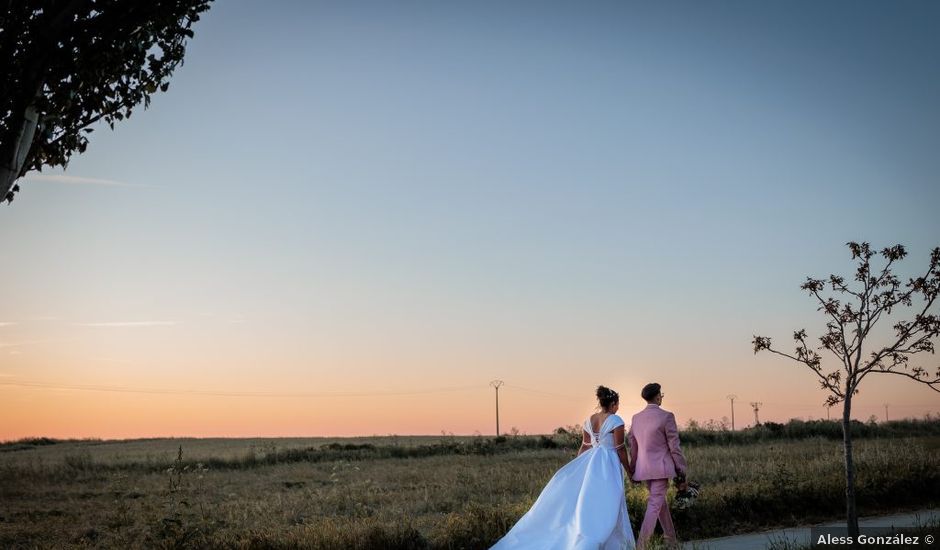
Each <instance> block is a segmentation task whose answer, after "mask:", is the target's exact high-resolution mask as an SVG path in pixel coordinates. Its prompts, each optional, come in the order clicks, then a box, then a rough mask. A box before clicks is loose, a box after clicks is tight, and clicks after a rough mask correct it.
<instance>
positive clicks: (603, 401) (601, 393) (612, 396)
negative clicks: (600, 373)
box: [597, 386, 620, 410]
mask: <svg viewBox="0 0 940 550" xmlns="http://www.w3.org/2000/svg"><path fill="white" fill-rule="evenodd" d="M597 402H598V403H599V404H600V406H601V408H602V409H604V410H607V409H609V408H610V406H611V405H613V404H614V403H620V394H619V393H617V392H615V391H614V390H612V389H610V388H608V387H606V386H598V387H597Z"/></svg>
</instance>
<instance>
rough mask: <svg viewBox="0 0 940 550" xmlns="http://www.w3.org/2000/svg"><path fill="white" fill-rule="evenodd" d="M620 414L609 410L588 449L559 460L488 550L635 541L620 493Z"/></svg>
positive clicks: (562, 549)
mask: <svg viewBox="0 0 940 550" xmlns="http://www.w3.org/2000/svg"><path fill="white" fill-rule="evenodd" d="M623 425H624V424H623V419H621V418H620V417H619V416H617V415H615V414H612V415H610V416H608V417H607V418H606V419H604V421H603V422H602V423H601V426H600V429H599V430H598V431H597V433H594V432H593V430H592V426H591V419H590V418H589V419H587V420H586V421H585V422H584V431H585V432H587V433H588V434H590V436H591V449H588V450H587V451H585V452H583V453H581V456H579V457H577V458H575V459H574V460H572V461H571V462H569V463H568V464H565V465H564V466H562V468H561V469H560V470H558V471H557V472H556V473H555V475H554V476H552V479H551V480H550V481H549V482H548V485H546V486H545V489H543V490H542V494H540V495H539V498H538V499H537V500H536V501H535V504H533V505H532V508H530V509H529V511H528V512H526V513H525V515H524V516H522V517H521V518H520V519H519V521H518V522H516V524H515V525H514V526H513V528H512V529H510V531H509V532H508V533H506V536H504V537H503V538H501V539H500V540H499V542H497V543H496V545H495V546H493V550H509V549H526V550H529V549H531V550H574V549H577V550H582V549H584V550H586V549H591V550H598V549H603V550H614V549H616V550H624V549H632V548H634V547H635V546H636V542H635V540H634V538H633V530H632V529H631V528H630V517H629V516H628V515H627V503H626V500H625V499H624V493H623V468H622V467H621V466H620V459H619V458H618V457H617V450H616V449H615V448H614V434H613V431H614V429H615V428H617V427H618V426H623Z"/></svg>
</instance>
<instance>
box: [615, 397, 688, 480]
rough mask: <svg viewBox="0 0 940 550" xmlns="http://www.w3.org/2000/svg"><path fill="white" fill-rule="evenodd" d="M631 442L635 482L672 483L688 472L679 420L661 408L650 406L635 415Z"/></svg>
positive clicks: (631, 428) (631, 462) (631, 429)
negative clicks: (659, 481) (680, 439)
mask: <svg viewBox="0 0 940 550" xmlns="http://www.w3.org/2000/svg"><path fill="white" fill-rule="evenodd" d="M628 439H629V442H630V464H631V465H633V468H634V472H633V479H634V480H636V481H643V480H647V479H668V478H671V477H675V476H676V474H679V473H686V472H688V470H689V468H688V466H687V465H686V463H685V456H684V455H683V454H682V449H680V448H679V429H678V428H677V427H676V417H675V415H673V414H672V413H671V412H669V411H664V410H663V409H661V408H659V405H647V406H646V408H645V409H643V410H642V411H640V412H638V413H636V414H635V415H633V422H632V424H631V426H630V432H629V434H628Z"/></svg>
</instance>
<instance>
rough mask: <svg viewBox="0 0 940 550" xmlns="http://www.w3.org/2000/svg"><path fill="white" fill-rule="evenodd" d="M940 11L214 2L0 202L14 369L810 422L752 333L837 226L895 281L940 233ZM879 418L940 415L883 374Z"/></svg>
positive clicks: (783, 328) (554, 415) (868, 6)
mask: <svg viewBox="0 0 940 550" xmlns="http://www.w3.org/2000/svg"><path fill="white" fill-rule="evenodd" d="M938 23H940V6H938V5H937V4H935V3H930V2H900V3H876V2H826V3H816V2H787V3H783V2H780V3H766V2H762V3H755V2H710V3H700V2H671V3H668V4H655V5H642V4H637V3H623V2H606V3H602V2H598V3H593V4H591V5H575V4H569V3H560V2H538V3H535V2H532V3H512V5H506V4H505V3H496V2H474V3H464V4H460V5H457V4H455V3H446V4H441V3H429V2H405V3H391V4H390V3H378V2H376V3H362V2H344V3H332V4H331V3H321V2H318V3H302V2H293V3H292V2H281V3H270V4H264V5H262V4H259V3H256V2H247V1H231V0H229V1H225V2H218V3H216V5H214V6H213V8H212V9H211V10H210V11H209V12H208V13H207V14H206V15H205V16H204V18H203V20H202V21H200V22H199V23H198V24H197V26H196V29H195V30H196V37H195V39H194V40H193V41H192V42H191V44H190V45H189V48H188V53H187V56H186V63H185V65H184V66H182V67H181V68H179V69H178V71H177V73H176V74H175V76H174V77H173V79H172V83H171V86H170V90H169V92H168V93H166V94H161V95H158V96H156V97H155V98H154V101H153V103H152V105H151V107H150V109H149V110H147V111H143V110H140V111H137V112H135V114H134V115H133V117H132V118H131V119H130V120H128V121H125V122H123V123H121V124H119V125H117V126H116V129H115V131H114V132H111V131H110V130H108V129H107V128H106V127H102V128H98V129H97V131H96V132H95V133H94V134H92V142H91V146H90V147H89V150H88V152H87V153H86V154H84V155H82V156H79V157H75V158H74V159H73V161H72V163H71V164H70V166H69V168H68V170H67V171H66V172H64V174H65V176H67V177H68V178H71V179H68V180H66V179H63V178H62V177H60V176H59V175H60V174H62V172H61V171H44V172H43V174H44V175H45V178H43V177H39V178H37V177H32V176H31V177H27V178H26V182H25V184H24V185H23V186H22V187H23V191H22V193H21V194H20V195H19V196H18V197H17V200H16V202H15V203H14V204H13V205H12V206H10V207H4V208H3V209H2V210H0V230H2V231H3V234H5V235H7V236H8V239H7V243H6V244H5V246H4V247H3V249H2V250H0V265H3V266H5V269H4V271H5V274H6V277H5V286H6V288H7V292H6V293H5V294H6V296H7V298H6V300H5V304H4V306H3V309H2V310H0V322H3V323H7V325H5V326H0V342H6V344H7V349H8V350H9V351H16V352H17V353H15V354H13V355H7V356H4V355H2V354H3V351H4V350H3V349H0V373H3V374H5V375H6V376H7V377H8V378H16V379H30V380H36V379H41V380H47V381H54V382H61V383H75V382H77V381H89V380H90V381H94V382H102V383H104V382H107V383H112V384H117V385H127V386H135V387H168V386H172V387H179V386H186V387H188V388H191V387H196V388H218V387H220V386H223V387H231V388H245V387H255V388H257V387H262V388H266V389H270V390H272V391H278V390H282V389H284V388H296V387H304V388H318V387H330V388H338V389H345V388H348V387H358V388H365V389H369V390H372V389H374V390H376V391H380V390H383V389H388V388H391V389H395V388H398V387H428V388H434V387H443V386H450V385H455V384H456V385H463V384H469V385H472V384H476V383H478V382H479V383H481V384H482V385H483V386H484V390H482V391H484V395H485V396H488V395H489V394H487V393H485V391H486V390H485V383H486V382H487V381H488V380H489V379H491V378H494V377H500V378H504V379H506V380H507V381H514V382H515V384H517V385H518V386H524V387H527V388H534V389H542V390H545V391H549V392H555V393H558V394H566V395H568V394H572V393H575V394H577V395H580V394H582V393H583V394H584V395H585V398H584V399H583V400H580V401H578V400H571V404H570V406H566V407H567V408H566V407H561V408H559V407H556V406H555V405H553V404H551V403H544V402H543V401H544V399H543V401H539V400H538V399H539V398H538V397H537V396H536V397H533V396H535V394H526V395H527V396H528V397H526V396H523V395H520V396H519V399H518V400H517V401H516V403H517V405H515V406H517V407H518V410H515V411H514V409H513V408H512V407H513V406H514V405H513V404H512V400H511V399H510V400H509V401H507V404H506V406H507V407H509V409H508V411H509V412H508V413H507V414H510V415H512V414H515V415H516V417H517V418H518V419H519V420H518V424H519V425H520V426H521V427H523V428H526V429H528V430H530V431H539V430H548V429H551V428H553V427H554V426H556V425H558V424H559V423H573V422H575V421H577V419H578V415H581V414H582V411H581V409H584V408H585V407H589V406H590V404H591V395H592V391H591V388H592V387H593V386H594V385H596V384H598V383H609V385H615V386H616V384H618V383H619V384H621V386H623V387H630V386H631V385H636V384H640V385H642V384H641V382H645V381H647V379H648V378H655V379H659V380H660V381H661V382H664V384H670V385H671V386H672V387H674V388H675V389H674V390H673V393H672V394H673V395H676V396H677V397H676V401H675V402H674V403H676V410H677V413H679V414H680V418H681V417H682V413H683V410H682V409H683V407H682V405H683V404H685V405H686V407H685V417H686V418H688V417H692V416H694V417H696V418H699V419H702V418H707V417H709V416H710V415H712V416H714V417H716V418H717V417H719V416H720V415H721V414H724V412H723V407H724V406H723V405H721V402H722V399H723V397H724V394H725V393H728V392H730V391H735V392H736V393H738V394H739V395H742V396H748V395H750V396H753V399H755V400H758V399H764V400H765V401H768V402H771V401H773V400H772V399H770V398H768V397H767V395H770V394H772V393H774V390H772V389H771V387H777V388H781V387H782V388H784V393H785V394H786V395H788V396H789V397H787V398H786V399H783V398H780V399H778V400H777V402H778V405H779V406H778V407H776V408H772V409H771V410H770V412H769V413H768V414H770V415H771V416H772V417H773V416H776V417H779V418H789V417H790V416H797V415H803V416H806V415H810V414H816V415H818V414H819V413H818V412H816V413H813V412H812V411H809V407H817V405H818V403H821V402H822V399H823V397H822V395H821V394H820V393H819V392H817V391H815V390H814V388H815V387H816V385H815V382H814V381H813V379H812V376H811V375H810V374H809V373H808V372H800V371H799V370H798V367H796V366H790V365H786V364H784V363H781V362H779V361H777V360H774V359H773V358H769V357H768V358H763V357H759V358H754V357H753V356H752V354H751V349H750V344H749V342H750V337H751V335H752V334H755V333H765V334H768V335H771V336H776V337H777V338H778V339H784V340H785V339H787V335H789V334H790V333H791V331H792V330H793V329H794V328H798V327H799V326H804V325H805V326H807V327H808V328H809V329H810V332H811V334H812V333H813V328H814V327H819V326H821V323H820V321H819V320H818V319H817V318H816V316H815V314H814V312H813V306H812V303H811V302H810V301H809V300H808V299H807V298H806V297H804V296H803V295H802V294H801V293H800V291H799V290H798V285H799V283H800V282H801V281H802V280H803V278H804V277H805V276H806V275H825V274H827V273H829V272H834V271H835V272H846V273H847V272H849V270H850V269H851V264H850V263H849V262H848V255H847V250H846V249H845V247H844V243H845V242H846V241H849V240H869V241H871V242H872V243H873V244H874V245H876V246H879V247H880V246H886V245H889V244H894V243H904V244H905V245H907V246H908V248H909V251H910V252H911V257H910V259H909V260H907V262H905V265H906V266H907V269H910V270H913V269H915V268H917V269H920V268H921V267H923V266H926V261H927V255H928V253H929V250H930V248H932V247H934V246H938V245H940V221H938V219H940V217H938V216H937V215H936V210H937V205H938V204H940V190H938V189H940V186H938V185H937V174H938V173H940V156H938V155H937V154H936V152H937V151H940V104H938V100H937V98H938V97H940V65H938V52H940V33H938V32H936V31H937V28H938ZM75 178H86V179H84V180H80V179H75ZM102 180H104V181H108V182H119V183H123V184H124V185H113V184H105V183H103V182H102ZM122 323H123V325H122ZM23 342H35V343H32V344H28V345H26V344H23ZM932 360H933V361H934V362H935V361H936V360H935V359H932ZM116 365H121V366H116ZM351 372H355V373H357V375H354V376H352V377H350V375H351ZM795 372H800V374H799V375H796V374H794V373H795ZM181 379H182V380H185V381H184V382H180V380H181ZM886 382H887V381H886ZM775 384H777V386H775ZM582 386H583V387H582ZM36 391H39V390H29V389H23V388H19V389H17V388H14V387H8V388H0V392H19V393H18V394H17V395H19V396H20V397H21V398H22V399H24V400H25V399H28V398H29V396H30V395H32V394H31V393H29V392H36ZM637 391H638V388H637ZM879 392H881V393H879ZM448 399H450V401H448V402H447V403H449V405H448V406H450V407H454V408H455V409H456V412H455V413H454V416H455V418H457V419H458V420H454V421H453V422H452V423H450V424H447V423H446V422H442V424H447V425H442V426H441V427H440V428H438V427H435V426H437V425H436V424H432V423H422V421H420V420H418V419H421V418H425V417H426V416H427V411H425V410H424V409H420V408H418V409H414V407H413V405H412V404H408V403H400V402H389V403H387V404H385V405H384V406H385V407H387V408H389V409H396V410H398V409H400V410H401V411H403V412H402V416H401V418H400V419H397V420H396V422H398V423H397V424H395V425H396V426H398V425H401V426H405V427H401V428H398V429H400V430H403V431H404V430H409V429H410V430H413V431H416V432H422V431H424V432H428V433H436V432H437V431H439V430H440V429H447V430H448V431H456V432H461V431H462V432H470V431H472V430H473V429H477V428H475V426H476V424H474V422H477V420H476V419H477V418H478V417H479V418H482V420H480V421H479V423H480V425H481V427H482V426H484V425H488V424H486V422H488V417H486V416H485V415H486V414H488V411H489V403H488V402H487V401H483V399H482V398H480V397H479V396H478V395H477V394H476V393H473V394H470V395H463V394H461V395H458V396H456V397H455V396H453V395H451V396H449V397H448ZM507 399H508V398H507ZM744 399H745V400H747V399H748V398H747V397H744ZM866 399H869V400H870V403H869V402H867V401H866V402H864V403H863V405H864V406H867V407H869V408H871V410H872V411H873V412H872V413H871V414H875V413H877V411H878V410H879V409H880V408H881V406H882V402H883V401H888V400H890V401H891V402H892V403H896V406H897V407H909V409H910V410H909V413H910V414H916V415H920V414H923V413H924V412H926V411H936V410H937V406H936V403H937V400H936V398H935V394H932V393H931V392H929V391H928V390H926V389H922V388H912V387H910V386H907V385H904V384H898V385H894V383H893V381H892V382H887V383H886V384H884V385H879V387H878V389H877V391H875V390H873V391H872V396H871V397H870V398H868V397H866ZM709 400H711V401H709ZM429 401H433V400H429ZM76 406H77V405H76ZM160 406H161V405H160V404H159V403H156V404H154V407H158V408H159V407H160ZM205 406H206V407H210V408H211V406H216V405H209V404H206V405H205ZM218 406H219V407H221V406H222V405H218ZM428 406H429V407H430V406H431V405H430V404H429V405H428ZM713 406H714V408H715V410H714V412H711V411H712V407H713ZM719 407H722V408H720V409H719ZM817 408H818V409H819V411H822V409H821V407H817ZM804 410H806V411H808V412H801V411H804ZM899 412H901V413H902V414H906V411H904V410H903V409H899ZM272 414H273V413H272ZM324 414H326V413H322V414H321V416H322V415H324ZM862 414H863V415H864V417H867V415H868V414H869V413H868V412H866V410H864V409H862ZM327 416H328V415H327ZM569 416H573V417H574V420H572V421H571V422H566V421H565V419H566V418H568V417H569ZM318 418H319V417H318ZM269 420H270V424H267V425H260V427H258V428H256V431H264V430H266V429H268V428H265V426H268V425H277V424H278V423H283V421H284V419H283V418H281V417H277V416H272V417H271V418H270V419H269ZM50 422H52V420H50ZM363 422H366V420H363ZM409 422H412V424H409ZM88 425H89V426H91V427H90V428H89V430H90V431H92V432H94V429H93V428H94V426H95V424H94V422H93V421H92V420H89V421H88ZM309 425H310V426H314V428H310V429H313V430H320V431H324V430H325V429H326V428H320V427H316V426H320V424H317V423H316V422H314V421H313V420H310V423H309ZM363 425H365V424H363ZM212 426H215V425H210V424H207V427H200V428H198V429H197V428H193V431H194V432H198V433H207V434H209V433H212V434H214V433H236V432H235V431H225V430H224V429H222V428H213V427H212ZM409 426H411V427H410V428H409ZM37 429H47V430H48V431H55V430H60V431H65V428H62V427H60V426H58V425H56V424H54V423H52V424H49V426H48V427H47V428H37ZM159 429H160V428H159V427H154V428H151V430H152V431H159ZM180 429H184V428H180ZM481 429H482V428H481ZM101 430H106V428H105V427H99V432H100V431H101ZM213 430H215V431H213ZM271 430H273V428H271V429H270V430H269V431H268V432H265V433H281V432H278V431H277V430H274V431H271ZM298 430H299V428H298ZM356 430H358V432H363V433H372V432H369V431H368V429H367V428H356ZM358 432H357V433H358ZM379 432H381V430H379ZM95 433H98V432H95ZM115 433H118V432H115ZM120 433H121V434H123V433H124V432H120ZM177 433H178V432H177ZM292 433H293V432H292ZM2 435H3V434H0V436H2Z"/></svg>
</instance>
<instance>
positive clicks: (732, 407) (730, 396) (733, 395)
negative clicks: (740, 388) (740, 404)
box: [728, 393, 738, 432]
mask: <svg viewBox="0 0 940 550" xmlns="http://www.w3.org/2000/svg"><path fill="white" fill-rule="evenodd" d="M737 398H738V396H737V395H735V394H733V393H732V394H731V395H729V396H728V399H730V400H731V431H732V432H733V431H734V400H735V399H737Z"/></svg>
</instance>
